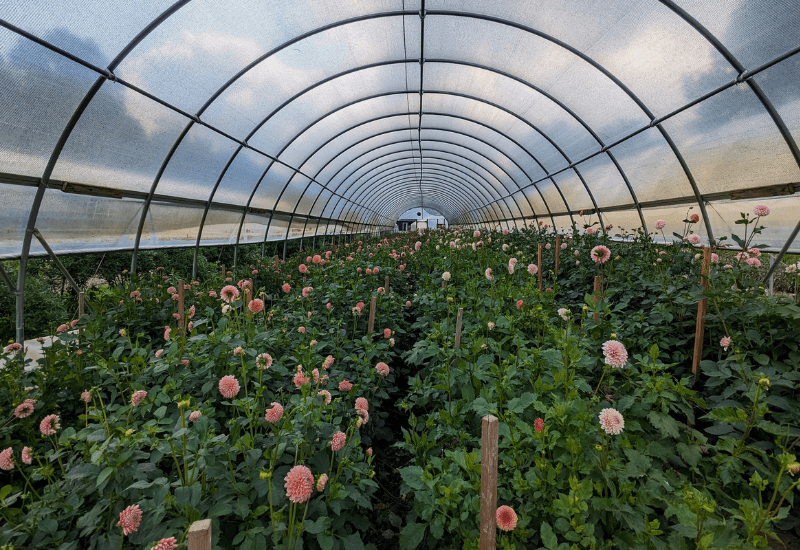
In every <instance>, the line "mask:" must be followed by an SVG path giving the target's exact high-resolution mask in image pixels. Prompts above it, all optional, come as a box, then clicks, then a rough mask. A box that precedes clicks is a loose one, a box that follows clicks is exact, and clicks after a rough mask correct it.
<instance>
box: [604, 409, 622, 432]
mask: <svg viewBox="0 0 800 550" xmlns="http://www.w3.org/2000/svg"><path fill="white" fill-rule="evenodd" d="M599 418H600V427H601V428H602V429H603V431H604V432H606V433H607V434H608V435H619V434H621V433H622V430H623V428H625V419H624V418H622V414H620V412H619V411H618V410H617V409H603V410H602V411H600V415H599Z"/></svg>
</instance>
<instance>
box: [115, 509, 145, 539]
mask: <svg viewBox="0 0 800 550" xmlns="http://www.w3.org/2000/svg"><path fill="white" fill-rule="evenodd" d="M141 522H142V510H141V509H140V508H139V505H138V504H134V505H133V506H128V507H127V508H125V509H124V510H123V511H122V512H120V513H119V522H118V523H117V525H119V526H121V527H122V535H123V536H128V535H130V534H131V533H135V532H136V531H137V530H138V529H139V524H140V523H141Z"/></svg>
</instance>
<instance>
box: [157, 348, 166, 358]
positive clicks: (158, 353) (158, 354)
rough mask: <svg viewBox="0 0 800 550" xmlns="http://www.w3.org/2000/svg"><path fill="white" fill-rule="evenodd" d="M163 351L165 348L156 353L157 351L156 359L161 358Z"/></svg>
mask: <svg viewBox="0 0 800 550" xmlns="http://www.w3.org/2000/svg"><path fill="white" fill-rule="evenodd" d="M162 353H164V350H163V349H160V350H156V353H155V356H156V359H157V358H159V357H161V354H162Z"/></svg>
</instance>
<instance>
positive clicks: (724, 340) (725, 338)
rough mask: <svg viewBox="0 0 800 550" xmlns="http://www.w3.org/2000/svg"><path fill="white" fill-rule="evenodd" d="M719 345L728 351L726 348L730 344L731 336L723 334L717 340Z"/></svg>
mask: <svg viewBox="0 0 800 550" xmlns="http://www.w3.org/2000/svg"><path fill="white" fill-rule="evenodd" d="M719 345H720V346H722V349H723V350H725V351H728V348H729V347H730V345H731V337H730V336H723V337H722V339H721V340H720V341H719Z"/></svg>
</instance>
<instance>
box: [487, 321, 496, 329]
mask: <svg viewBox="0 0 800 550" xmlns="http://www.w3.org/2000/svg"><path fill="white" fill-rule="evenodd" d="M486 326H487V327H489V330H494V327H495V324H494V321H489V322H488V323H486Z"/></svg>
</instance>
